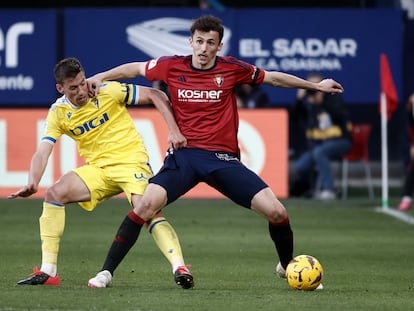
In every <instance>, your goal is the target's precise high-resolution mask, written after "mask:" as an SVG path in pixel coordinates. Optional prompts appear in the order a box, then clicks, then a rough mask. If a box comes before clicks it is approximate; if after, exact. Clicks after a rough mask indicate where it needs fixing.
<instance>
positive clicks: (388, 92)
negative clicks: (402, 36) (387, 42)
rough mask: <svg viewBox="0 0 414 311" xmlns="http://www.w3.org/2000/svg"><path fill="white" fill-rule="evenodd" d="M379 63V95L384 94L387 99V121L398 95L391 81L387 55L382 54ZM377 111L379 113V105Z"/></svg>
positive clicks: (394, 107)
mask: <svg viewBox="0 0 414 311" xmlns="http://www.w3.org/2000/svg"><path fill="white" fill-rule="evenodd" d="M380 61H381V63H380V79H381V93H383V94H385V98H386V99H387V119H388V120H389V119H390V118H391V115H392V113H393V112H394V110H395V109H397V105H398V95H397V91H396V89H395V84H394V81H393V79H392V74H391V69H390V65H389V63H388V58H387V55H386V54H384V53H382V54H381V59H380ZM380 103H381V99H380ZM379 111H380V112H381V104H380V105H379Z"/></svg>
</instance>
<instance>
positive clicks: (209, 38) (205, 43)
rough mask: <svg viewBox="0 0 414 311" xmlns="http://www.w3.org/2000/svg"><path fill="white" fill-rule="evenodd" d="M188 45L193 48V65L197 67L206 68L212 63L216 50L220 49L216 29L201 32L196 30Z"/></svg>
mask: <svg viewBox="0 0 414 311" xmlns="http://www.w3.org/2000/svg"><path fill="white" fill-rule="evenodd" d="M190 45H191V47H192V48H193V66H194V67H195V68H199V69H207V68H210V67H212V66H213V65H214V62H215V60H216V55H217V52H218V51H220V50H221V48H222V46H223V43H221V42H220V39H219V34H218V32H217V31H209V32H202V31H199V30H196V31H195V32H194V34H193V36H192V37H190Z"/></svg>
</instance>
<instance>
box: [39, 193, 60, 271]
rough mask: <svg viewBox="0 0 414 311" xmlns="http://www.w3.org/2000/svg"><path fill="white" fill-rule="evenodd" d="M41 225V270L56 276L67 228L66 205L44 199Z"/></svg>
mask: <svg viewBox="0 0 414 311" xmlns="http://www.w3.org/2000/svg"><path fill="white" fill-rule="evenodd" d="M39 225H40V239H41V241H42V267H41V268H40V270H41V271H43V272H45V273H47V274H49V275H51V276H53V277H54V276H56V273H57V258H58V253H59V242H60V238H61V237H62V235H63V231H64V229H65V206H64V205H61V204H57V203H50V202H46V201H44V202H43V212H42V215H41V216H40V218H39Z"/></svg>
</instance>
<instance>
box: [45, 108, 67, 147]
mask: <svg viewBox="0 0 414 311" xmlns="http://www.w3.org/2000/svg"><path fill="white" fill-rule="evenodd" d="M59 120H63V118H61V117H60V116H59V109H58V108H57V106H56V105H52V107H50V109H49V112H48V114H47V117H46V122H45V125H44V131H43V136H42V141H47V142H50V143H52V144H54V143H56V141H57V140H58V139H59V138H60V136H62V134H63V132H62V129H61V127H60V123H59Z"/></svg>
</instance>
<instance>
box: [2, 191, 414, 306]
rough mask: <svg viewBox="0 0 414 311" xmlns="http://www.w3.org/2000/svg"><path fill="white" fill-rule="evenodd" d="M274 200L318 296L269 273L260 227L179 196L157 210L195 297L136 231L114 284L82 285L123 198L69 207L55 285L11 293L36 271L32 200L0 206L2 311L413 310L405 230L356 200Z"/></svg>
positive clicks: (411, 257)
mask: <svg viewBox="0 0 414 311" xmlns="http://www.w3.org/2000/svg"><path fill="white" fill-rule="evenodd" d="M391 201H392V200H391ZM395 201H396V202H393V203H394V204H395V205H396V204H397V203H398V202H397V199H395ZM283 202H284V203H285V205H286V207H287V208H288V211H289V213H290V218H291V223H292V226H293V229H294V232H295V255H299V254H310V255H313V256H315V257H316V258H318V259H319V260H320V262H321V263H322V265H323V268H324V272H325V277H324V281H323V284H324V287H325V289H324V290H322V291H314V292H300V291H295V290H292V289H290V287H289V286H288V284H287V282H286V281H285V280H282V279H279V278H277V277H276V275H275V266H276V264H277V262H278V260H277V258H276V256H275V250H274V246H273V244H272V243H271V241H270V238H269V235H268V232H267V224H266V222H265V221H264V220H263V219H262V218H261V217H259V216H258V215H255V214H254V213H252V212H250V211H247V210H245V209H243V208H241V207H238V206H236V205H235V204H233V203H232V202H230V201H228V200H179V201H178V202H176V203H174V204H172V205H171V206H169V207H167V208H166V209H165V210H164V212H165V216H166V217H167V218H168V219H169V220H170V222H171V223H172V224H173V226H174V227H175V229H176V231H177V233H178V235H179V237H180V240H181V245H182V247H183V251H184V256H185V259H186V262H187V263H191V264H192V266H193V267H192V269H191V270H192V272H193V275H194V278H195V288H194V289H193V290H183V289H181V288H180V287H178V286H177V285H175V283H174V281H173V277H172V271H171V268H170V265H169V264H168V262H167V261H166V259H165V258H164V257H163V255H162V254H161V252H160V251H159V250H158V248H157V247H156V246H155V244H154V242H153V240H152V238H151V237H150V235H149V234H148V232H147V231H146V230H145V229H143V231H142V232H141V236H140V238H139V241H138V243H137V244H136V245H135V247H134V248H133V249H132V251H131V252H130V253H129V254H128V255H127V257H126V258H125V260H124V262H123V263H122V264H121V266H120V267H119V268H118V270H117V271H116V274H115V277H114V284H113V287H112V288H107V289H93V288H88V287H87V286H86V284H87V281H88V279H89V278H90V277H92V276H94V275H95V273H96V272H97V271H98V270H99V269H100V268H101V266H102V263H103V260H104V257H105V255H106V253H107V251H108V248H109V245H110V243H111V241H112V238H113V236H114V234H115V232H116V230H117V228H118V225H119V224H120V223H121V221H122V220H123V218H124V216H125V215H126V213H127V211H128V210H129V207H128V205H127V203H126V201H125V200H123V199H112V200H110V201H108V202H106V203H104V204H101V205H100V206H98V207H97V209H96V210H95V211H94V212H86V211H84V210H82V209H81V208H80V207H79V206H78V205H76V204H71V205H68V206H67V208H66V229H65V234H64V237H63V239H62V241H61V252H60V257H59V274H60V277H61V285H60V286H59V287H47V286H17V285H15V284H16V281H17V280H19V279H22V278H25V277H26V276H27V275H28V274H30V272H31V268H32V266H33V265H40V243H39V229H38V218H39V216H40V213H41V209H42V206H41V201H39V200H30V199H19V200H0V233H1V234H0V245H1V268H0V269H1V270H0V277H1V282H0V310H8V311H13V310H117V311H119V310H141V311H150V310H152V311H158V310H162V311H164V310H168V311H174V310H183V309H186V310H200V311H201V310H214V311H219V310H226V311H233V310H235V311H236V310H237V311H242V310H301V309H312V310H409V309H411V308H412V306H413V302H412V301H413V300H412V299H413V298H412V297H413V295H414V289H413V287H414V268H413V266H414V247H413V245H414V244H413V240H414V226H412V225H408V224H406V223H403V222H401V221H399V220H396V219H394V218H392V217H390V216H388V215H384V214H382V213H378V212H375V207H376V206H375V202H372V201H368V200H366V199H365V198H362V199H361V198H356V199H354V198H352V199H349V200H347V201H341V200H338V201H333V202H319V201H313V200H299V199H297V200H294V199H289V200H283ZM377 206H379V204H378V205H377ZM409 213H411V214H412V215H413V212H412V211H410V212H409Z"/></svg>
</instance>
